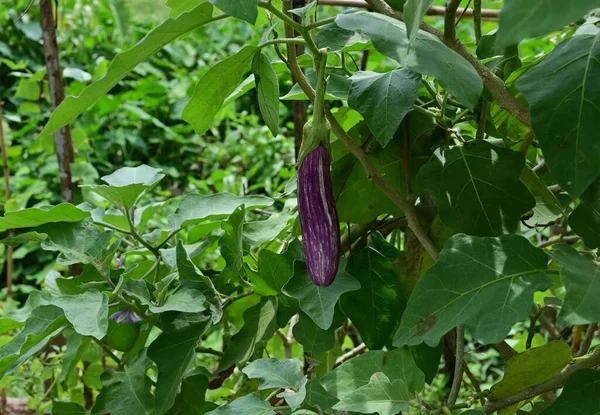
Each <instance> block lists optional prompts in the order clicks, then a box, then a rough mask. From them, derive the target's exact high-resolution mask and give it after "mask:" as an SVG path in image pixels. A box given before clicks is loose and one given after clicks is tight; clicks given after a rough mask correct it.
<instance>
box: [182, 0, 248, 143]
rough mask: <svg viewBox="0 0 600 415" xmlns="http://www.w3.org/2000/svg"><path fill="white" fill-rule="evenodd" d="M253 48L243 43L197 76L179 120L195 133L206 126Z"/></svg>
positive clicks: (229, 90) (239, 79)
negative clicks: (192, 92) (234, 52)
mask: <svg viewBox="0 0 600 415" xmlns="http://www.w3.org/2000/svg"><path fill="white" fill-rule="evenodd" d="M238 7H239V6H238ZM257 50H258V47H257V46H245V47H243V48H242V49H240V51H239V52H238V53H236V54H235V55H233V56H230V57H229V58H227V59H224V60H223V61H221V62H219V63H217V64H216V65H214V66H213V67H212V68H210V69H209V70H208V72H206V73H205V74H204V76H203V77H202V78H200V80H199V81H198V84H197V85H196V89H195V90H194V95H193V96H192V99H191V100H190V102H188V104H187V105H186V106H185V109H184V110H183V119H184V120H185V121H187V122H188V123H190V124H191V125H192V126H193V127H194V130H195V131H196V133H197V134H202V133H204V132H205V131H207V130H208V129H209V127H210V123H211V122H212V120H213V118H214V117H215V115H217V113H218V112H219V110H220V109H221V106H222V105H223V102H224V101H225V98H227V97H228V96H229V94H231V93H232V92H233V91H234V90H235V88H236V87H237V86H238V85H239V84H240V82H241V79H242V75H244V72H245V71H246V67H247V66H248V64H249V63H250V61H252V58H253V57H254V54H255V53H256V52H257Z"/></svg>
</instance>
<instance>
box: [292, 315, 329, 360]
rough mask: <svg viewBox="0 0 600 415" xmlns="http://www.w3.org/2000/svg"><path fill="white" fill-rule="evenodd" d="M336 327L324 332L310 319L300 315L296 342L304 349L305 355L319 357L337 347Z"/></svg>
mask: <svg viewBox="0 0 600 415" xmlns="http://www.w3.org/2000/svg"><path fill="white" fill-rule="evenodd" d="M334 329H335V327H330V328H329V329H328V330H323V329H321V328H320V327H319V326H317V325H316V324H315V322H314V321H312V319H311V318H310V317H308V316H307V315H306V314H304V313H302V312H301V313H300V319H299V320H298V322H297V323H296V325H295V326H294V340H296V341H297V342H298V343H300V344H301V345H302V347H304V353H307V352H310V353H312V354H313V355H314V356H318V355H320V354H321V353H323V352H326V351H328V350H331V349H332V348H333V346H334V345H335V330H334Z"/></svg>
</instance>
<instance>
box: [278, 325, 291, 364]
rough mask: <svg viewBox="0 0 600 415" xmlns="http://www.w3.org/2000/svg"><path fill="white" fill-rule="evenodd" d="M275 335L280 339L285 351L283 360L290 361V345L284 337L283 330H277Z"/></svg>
mask: <svg viewBox="0 0 600 415" xmlns="http://www.w3.org/2000/svg"><path fill="white" fill-rule="evenodd" d="M276 333H277V335H278V336H279V337H281V341H282V342H283V349H284V350H285V358H286V359H290V358H291V357H292V343H291V342H290V339H289V338H288V336H286V335H285V333H284V332H283V330H281V329H279V330H277V331H276Z"/></svg>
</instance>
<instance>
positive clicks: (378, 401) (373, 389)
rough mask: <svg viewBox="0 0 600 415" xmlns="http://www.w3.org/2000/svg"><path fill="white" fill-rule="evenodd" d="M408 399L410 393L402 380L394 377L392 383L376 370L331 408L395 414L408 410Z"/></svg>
mask: <svg viewBox="0 0 600 415" xmlns="http://www.w3.org/2000/svg"><path fill="white" fill-rule="evenodd" d="M409 400H410V394H409V392H408V389H407V388H406V384H405V383H404V381H403V380H401V379H394V382H393V383H392V382H390V380H389V379H388V377H387V376H386V375H385V374H383V373H381V372H377V373H374V374H373V375H372V376H371V379H370V381H369V383H368V384H366V385H364V386H361V387H360V388H358V389H356V390H355V391H352V392H350V393H349V394H347V395H346V396H344V398H343V399H342V400H341V401H340V402H338V403H336V404H335V406H334V407H333V409H337V410H338V411H354V412H360V413H361V414H371V413H373V412H377V413H378V414H380V415H395V414H397V413H399V412H400V411H410V406H409V405H408V401H409Z"/></svg>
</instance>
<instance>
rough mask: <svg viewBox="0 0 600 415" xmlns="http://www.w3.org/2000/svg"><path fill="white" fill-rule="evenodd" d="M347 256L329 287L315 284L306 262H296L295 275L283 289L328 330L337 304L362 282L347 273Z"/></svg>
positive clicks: (321, 326) (341, 262)
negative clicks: (343, 295) (341, 297)
mask: <svg viewBox="0 0 600 415" xmlns="http://www.w3.org/2000/svg"><path fill="white" fill-rule="evenodd" d="M345 268H346V258H343V257H342V258H341V259H340V265H339V268H338V271H337V274H336V276H335V281H334V282H333V284H331V285H330V286H328V287H321V286H318V285H315V284H314V283H313V282H312V280H311V279H310V275H309V273H308V270H307V269H306V264H305V263H304V262H299V261H298V262H295V263H294V276H293V277H292V279H291V280H290V281H289V282H288V283H287V284H286V285H285V287H284V288H283V291H284V293H285V294H287V295H288V296H290V297H292V298H295V299H296V300H298V303H300V309H301V310H302V311H304V312H305V313H306V314H307V315H308V316H309V317H310V318H311V319H312V320H313V321H314V322H315V323H316V324H317V326H319V327H320V328H322V329H323V330H327V329H328V328H329V327H330V326H331V323H333V314H334V312H335V305H336V303H337V301H338V299H339V298H340V296H341V295H342V294H344V293H347V292H350V291H356V290H358V289H359V288H360V283H359V282H358V281H357V280H356V279H355V278H354V277H352V276H351V275H349V274H348V273H346V271H345Z"/></svg>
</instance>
